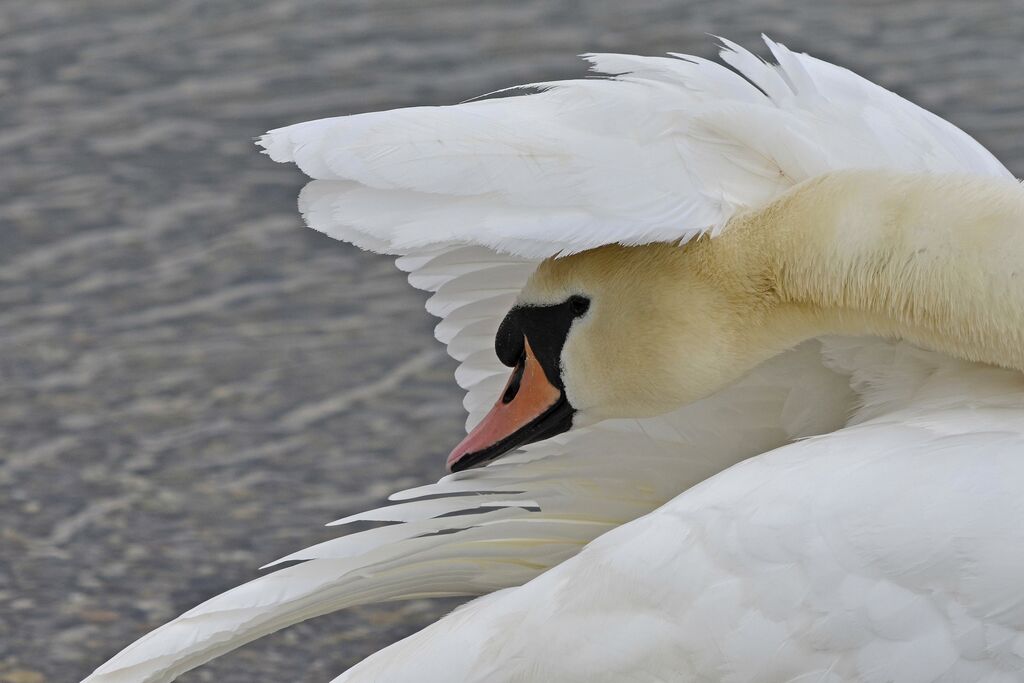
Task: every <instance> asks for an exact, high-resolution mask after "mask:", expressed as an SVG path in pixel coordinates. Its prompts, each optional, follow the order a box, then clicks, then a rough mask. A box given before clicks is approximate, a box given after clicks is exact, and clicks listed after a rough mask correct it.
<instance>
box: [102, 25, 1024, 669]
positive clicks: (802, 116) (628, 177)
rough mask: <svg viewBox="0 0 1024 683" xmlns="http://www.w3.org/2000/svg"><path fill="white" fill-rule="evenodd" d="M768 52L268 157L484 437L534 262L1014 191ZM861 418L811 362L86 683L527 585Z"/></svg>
mask: <svg viewBox="0 0 1024 683" xmlns="http://www.w3.org/2000/svg"><path fill="white" fill-rule="evenodd" d="M768 46H769V48H770V50H771V51H772V53H773V54H774V56H775V58H776V60H777V61H778V62H779V66H773V65H769V64H766V63H765V62H763V61H761V60H760V59H758V58H757V57H755V56H754V55H752V54H751V53H749V52H747V51H745V50H743V49H742V48H740V47H738V46H735V45H733V44H731V43H726V47H725V49H724V50H723V52H722V58H723V60H724V61H726V62H727V63H728V64H730V65H731V66H732V67H734V68H735V69H736V71H732V70H730V69H728V68H726V67H724V66H722V65H719V64H716V63H714V62H710V61H708V60H705V59H702V58H698V57H688V56H681V55H680V56H677V57H675V58H645V57H634V56H629V55H588V56H587V59H589V60H590V61H591V63H592V64H593V68H594V69H595V70H596V71H598V72H599V73H603V74H605V75H606V77H605V78H600V79H588V80H572V81H562V82H556V83H545V84H536V85H535V89H537V90H539V92H537V93H535V94H529V95H522V96H518V97H506V98H502V99H496V100H482V101H474V102H469V103H465V104H462V105H456V106H452V107H433V108H417V109H410V110H398V111H393V112H379V113H374V114H363V115H357V116H351V117H343V118H338V119H322V120H320V121H314V122H309V123H304V124H298V125H295V126H290V127H287V128H283V129H279V130H276V131H272V132H270V133H268V134H267V135H266V136H264V137H263V138H262V139H261V142H260V144H261V145H262V146H263V147H264V148H265V149H266V151H267V153H268V154H269V155H270V156H271V157H272V158H273V159H274V160H276V161H282V162H295V163H297V164H298V165H299V166H300V167H301V168H302V169H303V170H304V171H305V172H306V173H308V174H309V175H310V176H311V177H313V178H314V180H313V181H312V182H311V183H310V184H309V185H307V187H306V188H305V189H304V190H303V193H302V195H301V198H300V208H301V210H302V212H303V215H304V217H305V219H306V221H307V223H308V224H309V225H310V227H313V228H314V229H317V230H320V231H322V232H325V233H327V234H329V235H331V236H333V237H336V238H338V239H340V240H343V241H347V242H352V243H354V244H356V245H359V246H361V247H363V248H366V249H371V250H373V251H378V252H381V253H388V254H394V255H397V256H399V259H398V265H399V267H400V268H402V269H403V270H405V271H407V272H408V273H409V281H410V283H411V284H412V285H413V286H416V287H419V288H421V289H425V290H428V291H432V292H435V294H434V295H433V296H432V297H431V299H430V301H429V303H428V305H427V307H428V310H430V311H431V312H432V313H434V314H436V315H438V316H439V317H441V321H440V323H439V324H438V326H437V328H436V336H437V337H438V339H440V340H441V341H442V342H443V343H445V344H447V345H448V350H449V353H450V354H451V355H452V356H453V357H454V358H456V359H457V360H458V361H459V362H460V365H459V368H458V370H457V372H456V380H457V381H458V383H459V384H460V386H462V387H463V388H465V389H467V395H466V399H465V405H466V408H467V410H468V411H469V416H468V420H467V424H468V426H472V425H473V424H475V421H476V420H478V419H479V418H480V417H481V416H482V415H483V413H484V412H485V411H486V409H487V407H488V406H489V405H490V404H491V403H492V402H493V400H494V397H495V395H496V394H497V393H498V391H499V390H500V387H501V385H502V384H503V382H504V379H505V375H506V373H507V368H504V366H502V365H501V364H500V363H498V361H497V359H496V358H495V357H494V353H493V348H492V344H493V335H494V331H495V330H496V329H497V326H498V324H499V322H500V320H501V318H502V317H503V316H504V314H505V313H506V312H507V310H508V308H509V307H510V306H511V305H512V302H514V300H515V297H516V295H517V294H518V292H519V290H520V289H521V287H522V285H523V283H525V281H526V279H527V278H528V277H529V274H530V273H531V272H532V270H533V269H534V268H535V266H536V263H537V262H538V261H539V260H540V259H542V258H546V257H551V256H557V255H559V254H566V253H572V252H576V251H581V250H584V249H587V248H591V247H596V246H599V245H602V244H608V243H615V242H618V243H622V244H641V243H646V242H654V241H680V240H685V239H688V238H690V237H692V236H694V235H696V234H699V233H700V232H702V231H711V232H712V233H713V232H714V231H716V230H717V229H719V228H720V227H721V226H722V225H723V224H724V222H725V220H726V219H727V218H728V216H729V215H731V214H732V213H733V212H734V211H736V210H737V209H740V208H743V207H744V206H753V205H757V204H759V203H762V202H766V201H768V200H770V199H771V198H772V197H774V196H775V195H777V194H778V193H779V192H781V191H783V190H784V189H785V188H787V187H789V186H790V185H792V184H793V183H796V182H799V181H801V180H803V179H805V178H807V177H810V176H811V175H814V174H816V173H820V172H824V171H827V170H835V169H839V168H848V167H855V166H873V167H878V166H887V167H891V168H898V169H902V170H919V171H928V170H931V171H936V172H942V171H960V172H963V171H971V172H976V173H983V174H989V175H1007V176H1008V175H1009V172H1008V171H1007V170H1006V169H1005V168H1004V167H1002V166H1001V165H1000V164H999V163H998V162H997V161H996V160H995V159H994V158H993V157H992V156H991V155H990V154H989V153H988V152H987V151H986V150H985V149H984V148H982V147H981V146H980V145H978V144H977V143H976V142H975V141H974V140H972V139H971V138H970V137H969V136H967V135H966V134H965V133H963V132H962V131H960V130H958V129H957V128H955V127H954V126H952V125H951V124H948V123H946V122H945V121H942V120H941V119H939V118H938V117H935V116H934V115H932V114H930V113H928V112H926V111H924V110H922V109H920V108H918V107H916V106H914V105H912V104H910V103H908V102H906V101H905V100H903V99H901V98H899V97H898V96H896V95H894V94H892V93H889V92H888V91H886V90H884V89H882V88H880V87H878V86H875V85H874V84H871V83H869V82H867V81H865V80H863V79H861V78H860V77H858V76H856V75H854V74H852V73H850V72H849V71H846V70H845V69H842V68H840V67H836V66H833V65H831V64H827V63H825V62H821V61H818V60H815V59H813V58H810V57H807V56H806V55H798V54H795V53H792V52H790V51H788V50H787V49H786V48H784V47H782V46H780V45H778V44H775V43H772V42H770V41H768ZM853 407H854V405H853V393H852V392H851V390H850V387H849V380H848V378H847V377H846V376H844V375H842V374H837V373H835V372H832V371H831V370H829V369H828V368H826V367H825V365H824V364H823V363H822V358H821V353H820V350H819V344H818V342H809V343H808V344H805V345H803V346H801V347H800V348H798V349H796V350H794V351H791V352H789V353H787V354H784V355H783V356H780V357H778V358H776V359H774V360H773V361H770V362H769V363H767V364H765V365H764V366H762V367H761V368H758V370H756V371H755V372H753V373H751V374H750V375H748V376H747V377H746V378H744V379H743V380H742V381H741V382H739V383H737V384H735V385H733V386H731V387H729V388H727V389H725V390H723V391H722V392H720V393H718V394H716V395H715V396H713V397H711V398H709V399H706V400H703V401H700V402H697V403H694V404H692V405H690V406H686V407H685V408H683V409H681V410H679V411H676V412H674V413H672V414H669V415H665V416H662V417H658V418H651V419H646V420H629V421H609V422H605V423H601V424H599V425H594V426H591V427H588V428H585V429H581V430H578V431H573V432H571V433H567V434H562V435H560V436H558V437H555V438H553V439H551V440H549V441H546V442H543V443H539V444H534V445H531V446H528V447H526V448H524V449H522V450H521V451H520V452H518V453H516V454H512V455H509V456H506V457H505V458H503V459H502V460H500V461H498V462H496V463H494V464H492V465H490V466H488V467H486V468H483V469H478V470H470V471H466V472H461V473H458V474H455V475H450V476H448V477H445V478H443V479H442V480H441V481H439V482H438V483H436V484H432V485H429V486H426V487H420V488H418V489H414V490H412V491H410V492H405V493H400V494H396V495H395V496H392V498H393V499H394V500H397V501H401V502H400V503H399V504H398V505H395V506H391V507H385V508H381V509H379V510H374V511H370V512H368V513H366V514H365V515H356V516H353V517H350V518H348V519H347V520H345V521H356V520H359V519H368V520H391V521H394V522H397V524H396V525H394V526H389V527H384V528H380V529H371V530H369V531H364V532H360V533H356V534H351V535H348V536H344V537H341V538H338V539H334V540H331V541H328V542H326V543H323V544H320V545H318V546H314V547H313V548H309V549H306V550H304V551H300V552H299V553H295V554H293V555H292V556H289V558H288V559H292V560H305V562H303V563H302V564H299V565H296V566H291V567H287V568H284V569H281V570H278V571H275V572H273V573H270V574H268V575H265V576H262V577H260V578H257V579H255V580H254V581H252V582H250V583H248V584H245V585H243V586H240V587H239V588H237V589H234V590H232V591H228V592H227V593H224V594H222V595H220V596H217V597H215V598H213V599H211V600H210V601H208V602H206V603H204V604H202V605H200V606H198V607H196V608H195V609H193V610H190V611H189V612H187V613H186V614H184V615H182V616H181V617H179V618H178V619H176V620H174V621H172V622H170V623H169V624H167V625H165V626H163V627H161V628H159V629H157V630H156V631H154V632H152V633H150V634H149V635H147V636H145V637H143V638H142V639H140V640H139V641H137V642H136V643H134V644H133V645H131V646H129V647H128V648H126V649H125V650H124V651H122V652H121V653H120V654H118V655H117V656H115V657H114V658H113V659H111V660H110V661H109V662H107V663H106V664H104V665H103V666H101V667H100V668H99V669H97V671H96V672H95V673H94V674H93V675H92V676H91V677H90V678H89V679H88V680H89V681H94V682H99V681H103V682H104V683H113V682H121V681H123V682H128V681H131V682H132V683H136V682H138V681H167V680H172V679H173V678H174V676H176V675H178V674H180V673H181V672H183V671H186V670H188V669H190V668H192V667H194V666H197V665H199V664H201V663H202V662H204V661H207V660H209V659H211V658H213V657H216V656H218V655H220V654H223V653H224V652H227V651H229V650H231V649H233V648H235V647H237V646H239V645H242V644H244V643H246V642H249V641H251V640H253V639H255V638H258V637H260V636H262V635H264V634H267V633H270V632H272V631H274V630H277V629H279V628H282V627H284V626H287V625H289V624H293V623H296V622H298V621H302V620H304V619H307V618H310V617H313V616H316V615H319V614H324V613H327V612H330V611H334V610H336V609H341V608H344V607H347V606H352V605H356V604H365V603H368V602H378V601H386V600H397V599H403V598H412V597H421V596H431V595H434V596H438V595H479V594H483V593H487V592H489V591H493V590H495V589H497V588H500V587H503V586H511V585H517V584H520V583H523V582H525V581H527V580H529V579H530V578H532V577H533V576H536V575H537V574H539V573H540V572H542V571H543V570H544V569H546V568H548V567H550V566H553V565H555V564H557V563H559V562H561V561H562V560H564V559H566V558H568V557H571V556H572V555H573V554H575V553H576V552H577V551H578V550H579V549H580V548H581V547H583V545H585V544H586V543H587V542H588V541H590V540H592V539H593V538H596V537H597V536H599V535H600V534H602V533H603V532H604V531H606V530H608V529H611V528H614V527H616V526H618V525H620V524H622V523H625V522H627V521H629V520H632V519H635V518H637V517H640V516H642V515H644V514H646V513H648V512H650V511H651V510H653V509H655V508H657V507H658V506H660V505H661V504H662V503H664V502H665V501H667V500H669V499H670V498H672V497H674V496H675V495H676V494H678V493H679V492H680V491H683V490H686V489H687V488H688V487H690V486H692V485H693V484H695V483H697V482H699V481H701V480H703V479H705V478H706V477H708V476H711V475H712V474H714V473H716V472H718V471H721V470H722V469H724V468H727V467H729V466H730V465H732V464H734V463H735V462H737V461H739V460H742V459H744V458H747V457H749V456H752V455H755V454H758V453H761V452H764V451H766V450H769V449H772V448H775V447H776V446H779V445H781V444H783V443H786V442H788V441H791V440H793V439H795V438H798V437H800V436H806V435H810V434H815V433H819V432H822V431H827V430H831V429H834V428H836V427H837V426H838V425H840V424H842V423H843V422H844V421H845V419H846V418H847V416H848V415H849V414H850V412H851V411H852V409H853ZM439 467H440V463H439ZM439 500H440V502H439ZM456 512H458V513H464V514H460V515H457V516H445V515H451V513H456ZM438 532H445V533H443V534H438Z"/></svg>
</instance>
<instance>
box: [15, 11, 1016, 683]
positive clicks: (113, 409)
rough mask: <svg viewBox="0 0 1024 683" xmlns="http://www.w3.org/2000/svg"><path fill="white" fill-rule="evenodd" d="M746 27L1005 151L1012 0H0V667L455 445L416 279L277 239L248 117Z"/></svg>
mask: <svg viewBox="0 0 1024 683" xmlns="http://www.w3.org/2000/svg"><path fill="white" fill-rule="evenodd" d="M761 32H766V33H768V34H769V35H771V36H772V37H774V38H775V39H777V40H780V41H781V42H784V43H786V44H787V45H789V46H790V47H792V48H794V49H798V50H801V51H808V52H811V53H813V54H815V55H817V56H819V57H823V58H826V59H829V60H832V61H835V62H838V63H840V64H843V65H845V66H848V67H851V68H853V69H855V70H857V71H859V72H860V73H862V74H864V75H865V76H868V77H869V78H872V79H874V80H875V81H877V82H879V83H881V84H883V85H885V86H887V87H889V88H891V89H894V90H896V91H897V92H899V93H901V94H903V95H905V96H907V97H909V98H911V99H913V100H914V101H916V102H917V103H919V104H921V105H923V106H925V107H927V108H929V109H932V110H933V111H936V112H938V113H939V114H941V115H943V116H946V117H948V118H949V119H951V120H952V121H953V122H955V123H957V124H958V125H960V126H962V127H964V128H966V129H967V130H968V131H969V132H971V133H972V134H974V135H975V136H976V137H978V138H979V139H980V140H981V141H982V142H983V143H985V144H986V145H988V146H989V147H990V148H991V149H992V150H993V151H994V152H995V153H996V154H997V155H999V156H1000V157H1001V158H1002V159H1003V160H1004V161H1005V162H1006V163H1007V164H1008V165H1009V167H1010V168H1011V169H1012V170H1014V171H1015V172H1017V173H1018V174H1019V173H1021V172H1022V171H1024V135H1022V134H1021V133H1022V130H1024V120H1022V116H1021V113H1022V112H1024V87H1022V85H1024V75H1022V74H1024V69H1022V66H1024V50H1022V45H1024V2H1021V1H1020V0H992V1H988V0H985V1H974V2H961V1H939V0H900V1H894V2H880V1H877V0H876V1H871V0H867V1H860V2H844V3H831V2H822V1H820V0H742V1H738V2H737V1H728V2H726V1H723V0H695V1H693V0H688V1H685V2H680V1H668V0H660V1H659V0H633V1H631V2H628V3H627V2H619V1H613V0H590V1H587V2H584V1H582V0H580V1H577V2H572V1H561V2H553V1H547V0H526V1H524V2H469V1H466V2H456V1H443V2H442V1H438V0H422V1H417V0H365V1H356V0H343V1H339V0H308V1H306V0H276V1H273V2H254V1H253V0H217V1H216V2H213V1H201V0H77V1H75V2H68V1H67V0H3V2H2V3H0V103H2V106H0V155H2V157H0V158H2V164H0V682H2V683H44V682H48V681H74V680H78V679H80V678H81V677H83V676H84V675H86V674H87V673H88V672H90V671H91V670H92V669H93V668H94V667H95V666H97V665H98V664H99V663H101V662H102V661H103V660H105V659H106V658H107V657H108V656H110V655H111V654H113V653H114V652H115V651H117V650H119V649H120V648H121V647H123V646H124V645H126V644H127V643H128V642H129V641H131V640H133V639H135V638H136V637H138V636H139V635H141V634H142V633H144V632H145V631H147V630H149V629H151V628H153V627H155V626H157V625H158V624H160V623H162V622H164V621H166V620H168V619H170V618H172V617H174V616H175V615H177V614H179V613H180V612H182V611H184V610H185V609H187V608H189V607H191V606H193V605H195V604H196V603H198V602H200V601H202V600H203V599H205V598H207V597H209V596H211V595H213V594H215V593H219V592H221V591H222V590H224V589H227V588H229V587H231V586H234V585H236V584H238V583H240V582H243V581H245V580H247V579H249V578H251V577H253V576H255V575H257V569H256V568H257V567H258V566H259V565H261V564H263V563H265V562H267V561H270V560H273V559H276V558H277V557H279V556H281V555H284V554H286V553H288V552H290V551H292V550H295V549H297V548H299V547H303V546H306V545H309V544H312V543H316V542H318V541H322V540H325V539H327V538H330V537H332V536H334V535H335V534H336V533H337V532H336V531H331V530H328V529H324V528H323V527H321V526H320V525H321V524H322V523H323V522H327V521H329V520H331V519H335V518H337V517H340V516H343V515H345V514H348V513H351V512H355V511H357V510H360V509H365V508H367V507H369V506H372V505H376V504H379V503H380V502H382V499H383V497H384V496H386V495H387V494H388V493H390V492H391V491H393V490H396V489H399V488H402V487H407V486H411V485H415V484H419V483H423V482H427V481H432V480H434V479H436V478H437V477H438V476H440V475H441V474H442V463H443V457H444V455H445V454H446V453H447V451H448V449H449V448H450V447H451V445H452V444H454V443H455V442H456V441H457V440H458V438H459V437H460V435H461V428H462V422H463V412H462V408H461V405H460V399H461V395H460V392H459V391H458V390H457V389H456V387H455V385H454V382H453V381H452V379H451V374H452V371H453V369H454V364H453V363H452V362H451V361H450V360H448V359H447V357H446V356H445V355H444V354H443V351H442V349H441V348H440V346H439V345H438V344H437V343H435V342H434V341H433V340H432V337H431V329H432V326H433V324H434V321H433V320H432V319H431V318H430V317H429V316H428V314H427V313H426V312H424V311H423V307H422V304H423V300H424V295H423V294H421V293H418V292H415V291H413V290H412V289H411V288H409V287H408V286H407V285H406V283H405V281H404V278H403V277H402V276H401V275H400V274H399V273H398V272H397V271H396V270H395V269H394V267H393V265H392V263H391V261H390V260H389V259H387V258H381V257H375V256H373V255H370V254H365V253H361V252H359V251H357V250H356V249H354V248H350V247H346V246H342V245H340V244H337V243H334V242H332V241H331V240H329V239H327V238H325V237H323V236H321V235H318V234H315V233H313V232H312V231H309V230H307V229H305V228H303V227H302V225H301V222H300V220H299V218H298V216H297V213H296V210H295V197H296V194H297V192H298V190H299V188H300V187H301V185H302V183H303V180H302V177H301V175H300V174H299V173H298V172H297V171H296V170H295V169H293V168H291V167H287V166H278V165H275V164H273V163H271V162H270V161H269V160H268V159H267V158H266V157H263V156H261V155H259V154H258V153H257V152H256V150H255V148H254V147H253V146H252V143H251V140H252V138H253V137H254V136H257V135H259V134H260V133H261V132H263V131H264V130H266V129H268V128H272V127H276V126H280V125H284V124H287V123H292V122H296V121H301V120H306V119H313V118H319V117H323V116H329V115H336V114H345V113H352V112H360V111H366V110H373V109H381V108H389V107H398V106H406V105H413V104H442V103H452V102H458V101H460V100H463V99H466V98H469V97H472V96H475V95H479V94H481V93H485V92H488V91H491V90H494V89H496V88H500V87H503V86H507V85H512V84H515V83H519V82H524V81H535V80H544V79H552V78H560V77H568V76H575V75H582V74H583V73H584V66H583V65H582V64H581V63H580V62H579V61H578V60H577V59H576V58H575V56H574V55H576V54H578V53H581V52H590V51H621V52H638V53H644V54H660V53H664V52H667V51H680V52H692V53H696V54H700V55H704V56H712V55H713V53H714V41H713V40H712V38H710V37H709V36H708V35H707V34H715V35H723V36H727V37H729V38H732V39H734V40H737V41H740V42H743V43H745V44H747V45H749V46H753V45H754V44H755V42H756V41H757V40H758V35H759V34H760V33H761ZM758 50H759V51H760V52H761V53H762V54H764V50H763V49H761V48H758ZM454 604H456V602H455V601H416V602H411V603H403V604H394V605H384V606H379V607H368V608H362V609H355V610H351V611H349V612H346V613H343V614H338V615H333V616H330V617H325V618H322V619H319V620H316V621H313V622H310V623H307V624H304V625H301V626H298V627H296V628H293V629H290V630H288V631H285V632H282V633H279V634H277V635H274V636H272V637H269V638H267V639H265V640H263V641H260V642H258V643H256V644H254V645H251V646H249V647H247V648H244V649H243V650H241V651H239V652H237V653H235V654H232V655H230V656H228V657H225V658H223V659H222V660H219V661H218V662H217V663H215V664H213V665H210V666H208V667H205V668H204V669H201V670H200V671H197V672H193V673H191V674H188V675H186V676H185V677H183V678H182V679H181V680H183V681H193V682H194V681H222V682H224V683H243V682H245V683H248V682H250V681H300V680H301V681H305V680H309V681H326V680H329V678H330V677H331V676H332V675H333V674H337V673H339V672H341V671H343V670H344V669H345V668H346V667H347V666H349V665H351V664H352V663H354V662H356V661H358V660H359V659H361V658H362V657H364V656H366V655H367V654H369V653H370V652H372V651H374V650H376V649H378V648H380V647H382V646H384V645H386V644H387V643H389V642H391V641H393V640H395V639H397V638H399V637H401V636H403V635H405V634H407V633H410V632H411V631H413V630H415V629H417V628H419V627H421V626H423V625H425V624H426V623H429V622H430V621H432V620H433V619H435V618H437V617H438V616H439V615H441V614H442V613H443V612H444V611H445V610H448V609H450V608H451V607H452V606H453V605H454Z"/></svg>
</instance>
